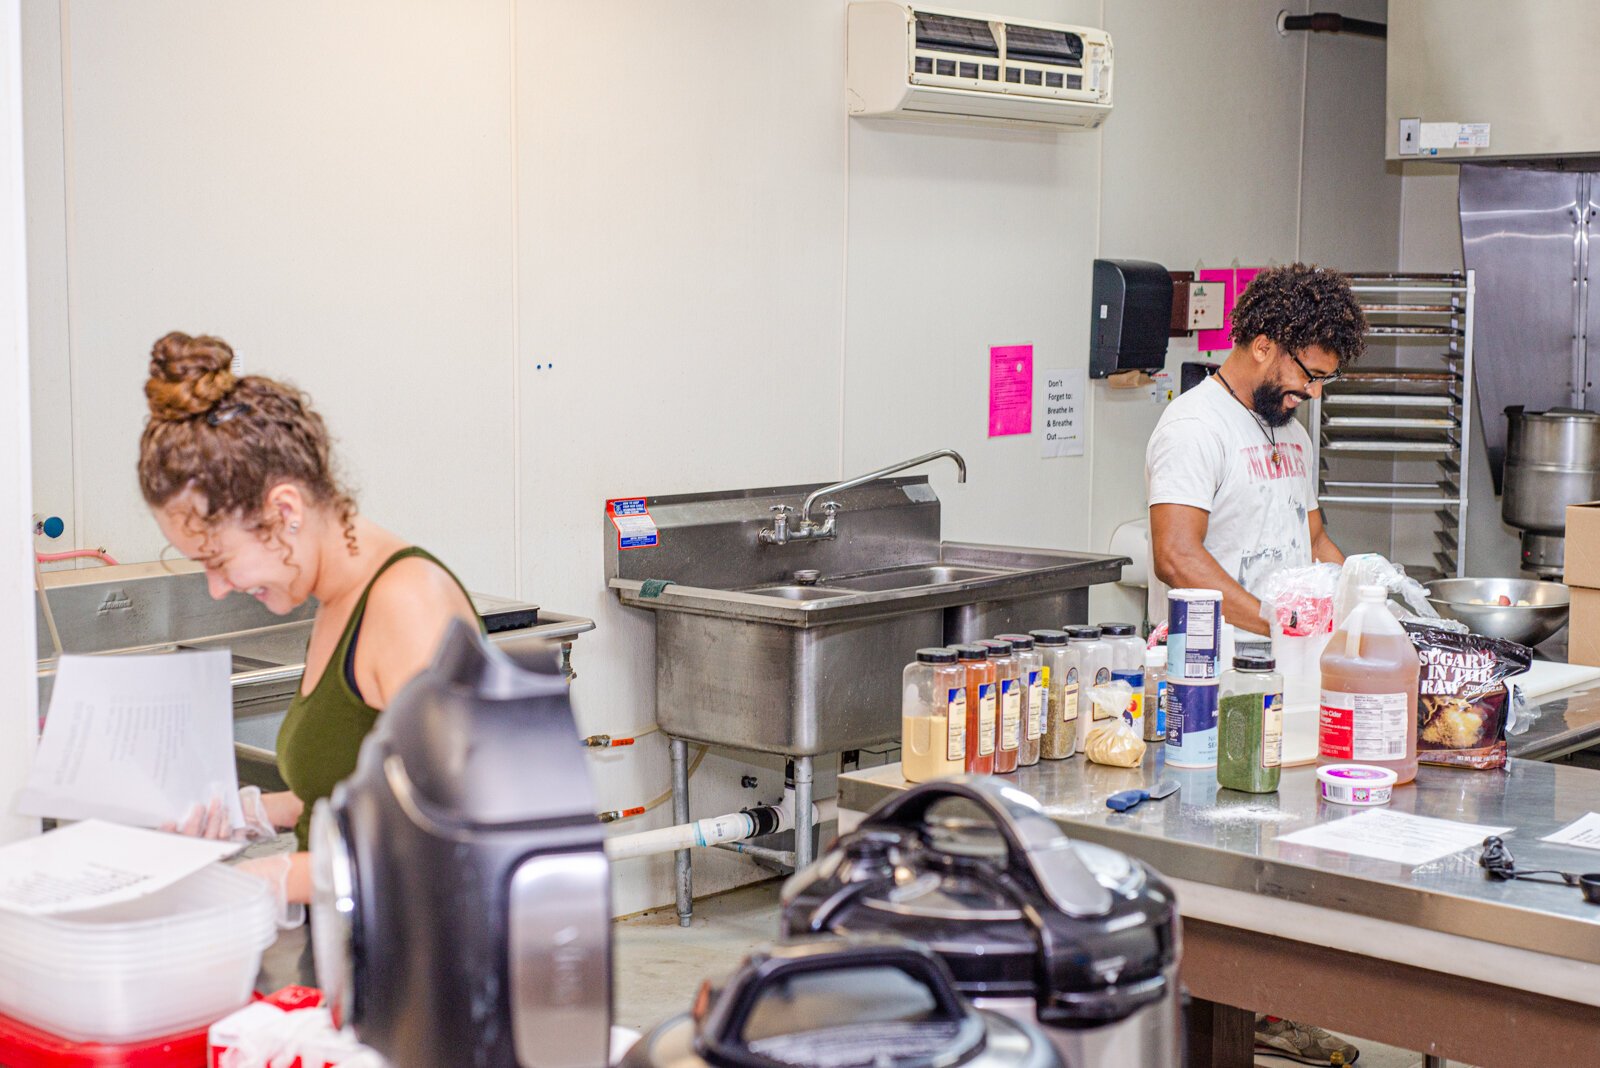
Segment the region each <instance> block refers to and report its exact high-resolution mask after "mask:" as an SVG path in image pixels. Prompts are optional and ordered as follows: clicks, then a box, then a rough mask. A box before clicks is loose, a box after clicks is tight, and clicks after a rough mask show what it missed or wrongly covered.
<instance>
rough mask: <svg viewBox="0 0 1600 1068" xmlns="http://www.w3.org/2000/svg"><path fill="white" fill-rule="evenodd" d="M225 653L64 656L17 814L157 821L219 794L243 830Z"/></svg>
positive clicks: (143, 823) (140, 824) (134, 822)
mask: <svg viewBox="0 0 1600 1068" xmlns="http://www.w3.org/2000/svg"><path fill="white" fill-rule="evenodd" d="M232 667H233V660H232V657H231V656H230V655H229V653H228V652H227V651H226V650H216V651H208V652H184V653H166V654H160V655H154V656H63V657H62V658H61V661H60V664H59V666H58V667H57V668H56V682H55V688H54V690H53V692H52V693H51V696H50V714H49V716H48V717H47V718H46V719H45V724H44V734H43V736H42V737H41V738H40V739H39V752H38V755H37V757H36V758H35V760H34V763H33V770H32V772H31V773H30V774H29V776H28V782H27V785H25V786H24V787H23V788H22V789H21V790H20V791H19V792H18V793H17V799H16V811H17V812H19V813H21V814H22V815H25V816H45V817H49V818H52V819H63V820H82V819H103V820H110V821H112V822H113V823H126V824H131V825H133V826H135V827H159V826H161V825H162V824H164V823H175V822H178V821H179V820H181V819H183V817H184V816H185V814H187V813H188V812H189V811H190V809H191V808H193V807H194V806H195V805H197V804H205V803H207V802H209V801H210V800H211V799H212V798H220V799H221V800H222V801H223V803H224V804H225V805H226V806H227V812H228V818H229V821H230V823H231V824H232V825H233V826H234V827H235V828H242V827H243V826H244V813H243V812H242V811H240V809H239V780H238V773H237V770H236V766H235V764H234V757H233V688H232V685H231V683H230V682H229V680H228V675H229V672H230V671H231V670H232Z"/></svg>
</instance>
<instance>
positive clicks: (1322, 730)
mask: <svg viewBox="0 0 1600 1068" xmlns="http://www.w3.org/2000/svg"><path fill="white" fill-rule="evenodd" d="M1388 599H1389V593H1388V591H1387V590H1385V589H1384V588H1383V587H1382V586H1363V587H1361V597H1360V600H1359V601H1358V602H1357V603H1356V606H1355V608H1353V609H1351V611H1350V614H1349V615H1348V616H1346V617H1345V621H1344V626H1342V627H1340V628H1339V630H1337V631H1336V632H1334V635H1333V639H1332V640H1331V641H1330V642H1328V647H1327V648H1326V649H1324V650H1323V652H1322V707H1321V710H1320V711H1319V713H1318V715H1317V762H1318V763H1319V764H1341V763H1350V762H1354V763H1357V764H1372V765H1374V766H1375V767H1380V768H1388V769H1390V770H1391V771H1393V772H1394V773H1395V774H1396V775H1397V776H1398V779H1397V780H1396V785H1399V784H1401V783H1408V782H1410V781H1411V780H1412V779H1414V778H1416V777H1417V677H1418V675H1419V674H1420V672H1421V664H1420V662H1419V661H1418V660H1417V652H1416V649H1415V648H1414V647H1413V646H1412V644H1411V639H1410V638H1408V637H1406V632H1405V628H1404V627H1402V626H1400V621H1399V620H1397V619H1395V618H1394V616H1393V615H1392V614H1390V612H1389V609H1388V606H1387V601H1388Z"/></svg>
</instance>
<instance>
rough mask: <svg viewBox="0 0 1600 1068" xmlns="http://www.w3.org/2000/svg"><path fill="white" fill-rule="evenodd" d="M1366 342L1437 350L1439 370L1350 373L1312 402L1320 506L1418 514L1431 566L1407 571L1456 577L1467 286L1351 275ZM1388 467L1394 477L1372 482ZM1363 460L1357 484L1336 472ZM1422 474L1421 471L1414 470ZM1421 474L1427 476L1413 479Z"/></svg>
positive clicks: (1469, 311)
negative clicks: (1375, 470)
mask: <svg viewBox="0 0 1600 1068" xmlns="http://www.w3.org/2000/svg"><path fill="white" fill-rule="evenodd" d="M1349 278H1350V284H1351V289H1352V290H1353V291H1354V292H1355V294H1356V298H1357V299H1358V300H1359V301H1360V302H1361V304H1362V308H1363V310H1364V311H1365V312H1366V315H1367V336H1368V337H1369V338H1372V339H1381V340H1382V341H1384V342H1390V341H1394V342H1396V343H1400V342H1417V343H1435V344H1439V343H1442V344H1443V346H1444V351H1442V352H1440V353H1438V357H1439V360H1440V369H1438V370H1429V369H1420V370H1418V369H1407V368H1370V369H1369V368H1360V367H1359V365H1358V368H1357V369H1354V370H1351V371H1349V372H1347V373H1346V375H1345V376H1344V377H1343V378H1341V379H1340V380H1339V381H1338V382H1336V383H1334V384H1332V385H1330V386H1327V387H1325V388H1324V389H1323V391H1322V396H1321V397H1318V398H1314V399H1313V401H1312V403H1311V407H1310V421H1311V425H1312V427H1313V428H1314V430H1313V432H1312V435H1311V439H1312V449H1313V455H1312V461H1313V463H1314V464H1315V467H1316V470H1317V472H1318V496H1319V499H1320V502H1321V503H1322V504H1324V505H1333V506H1335V507H1337V506H1340V505H1351V506H1364V507H1369V508H1370V507H1379V508H1387V509H1390V510H1393V511H1401V510H1404V511H1406V512H1407V513H1411V512H1413V511H1421V512H1423V514H1424V515H1426V516H1427V518H1428V520H1429V521H1430V522H1431V523H1432V524H1433V528H1434V529H1433V534H1434V540H1435V543H1436V544H1435V549H1434V552H1433V559H1432V560H1431V561H1430V562H1429V563H1428V564H1427V565H1426V567H1423V568H1419V569H1417V570H1422V571H1429V572H1437V573H1438V574H1441V575H1456V576H1460V575H1463V574H1465V570H1464V568H1465V565H1466V555H1465V554H1466V531H1467V481H1466V478H1465V477H1464V475H1463V472H1464V471H1466V470H1467V459H1468V457H1467V451H1468V446H1469V443H1470V441H1471V435H1470V434H1469V433H1468V430H1469V428H1470V427H1471V425H1472V423H1471V419H1472V322H1473V303H1474V296H1475V290H1476V279H1475V276H1474V274H1473V272H1472V271H1466V272H1454V273H1449V274H1352V275H1350V276H1349ZM1384 459H1388V460H1389V461H1391V468H1390V469H1391V470H1392V471H1393V472H1394V475H1393V477H1392V478H1391V479H1381V478H1374V477H1372V475H1371V468H1370V462H1371V461H1374V460H1380V461H1381V460H1384ZM1356 460H1366V461H1368V462H1369V467H1368V470H1367V473H1366V477H1352V475H1351V474H1350V473H1348V472H1342V471H1341V470H1340V468H1341V467H1345V466H1346V465H1347V463H1348V462H1351V461H1356ZM1424 465H1426V466H1425V467H1424ZM1419 469H1426V470H1427V471H1428V472H1429V473H1427V474H1418V473H1414V472H1417V471H1419Z"/></svg>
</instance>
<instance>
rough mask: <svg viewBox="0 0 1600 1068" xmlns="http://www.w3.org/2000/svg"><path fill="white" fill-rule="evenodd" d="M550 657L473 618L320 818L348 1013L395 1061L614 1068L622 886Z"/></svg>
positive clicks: (324, 883)
mask: <svg viewBox="0 0 1600 1068" xmlns="http://www.w3.org/2000/svg"><path fill="white" fill-rule="evenodd" d="M580 752H581V746H580V744H579V740H578V733H577V730H576V727H575V725H574V723H573V719H572V712H571V707H570V705H569V702H568V690H567V681H566V678H565V677H564V676H563V675H562V673H561V671H560V668H559V665H558V663H557V655H556V652H555V650H554V649H542V650H540V651H538V652H536V653H530V654H527V655H526V656H523V657H520V658H519V662H513V661H512V660H511V659H510V658H508V657H507V656H506V655H505V654H504V653H502V652H500V651H499V650H497V649H495V648H494V647H493V646H491V645H490V644H489V643H488V642H487V641H485V640H483V639H482V638H481V637H480V636H479V635H478V633H477V631H476V630H475V629H474V628H472V627H470V626H468V625H467V624H465V623H456V624H454V625H453V626H452V628H451V630H450V631H449V633H448V634H447V635H446V636H445V640H444V643H443V644H442V645H441V647H440V650H439V652H438V654H437V656H436V657H435V659H434V662H433V664H432V665H431V666H430V667H429V668H428V669H427V670H426V671H424V672H423V673H422V674H420V675H419V676H418V677H417V678H416V679H414V680H413V681H412V682H411V684H410V685H408V686H407V687H406V688H405V689H404V690H403V691H402V692H401V693H400V694H399V696H397V697H396V698H395V700H394V701H393V702H392V703H391V704H390V705H389V707H388V708H387V709H385V710H384V713H383V715H381V716H379V717H378V722H377V726H376V727H374V729H373V731H372V733H371V734H370V735H369V736H368V737H367V740H366V742H365V744H363V746H362V748H361V755H360V757H359V759H358V761H357V764H356V770H355V772H354V774H352V775H351V777H350V778H349V779H347V780H345V782H343V783H341V784H340V785H339V787H338V788H337V789H335V790H334V792H333V796H332V798H331V799H329V800H326V801H320V802H318V803H317V806H316V808H315V809H314V811H313V816H312V824H311V854H312V868H313V881H314V900H313V906H312V932H311V933H312V943H313V946H314V948H315V952H316V965H317V974H318V977H319V980H320V981H321V983H322V985H323V987H324V989H325V990H326V992H327V995H328V998H329V1002H330V1004H331V1006H332V1008H333V1010H334V1014H335V1018H336V1019H337V1020H340V1021H342V1022H343V1023H345V1024H348V1025H349V1026H350V1027H351V1028H353V1030H354V1031H355V1033H356V1035H357V1036H358V1037H359V1038H360V1039H361V1040H362V1041H363V1042H365V1043H367V1044H368V1045H370V1046H372V1047H374V1048H375V1049H377V1050H378V1051H379V1052H380V1053H382V1054H383V1056H384V1057H386V1058H387V1059H388V1061H389V1062H390V1064H392V1065H394V1068H438V1066H439V1065H446V1064H460V1065H475V1066H478V1068H601V1066H603V1065H605V1064H606V1063H607V1062H608V1043H609V1036H610V1024H611V886H610V870H609V866H608V864H607V861H606V855H605V852H604V849H603V836H602V834H601V825H600V823H599V821H598V819H597V818H596V817H595V811H596V807H597V806H596V805H595V802H594V797H593V793H592V791H591V789H590V784H589V776H588V771H587V768H586V766H585V763H584V761H583V759H582V758H581V756H579V754H580Z"/></svg>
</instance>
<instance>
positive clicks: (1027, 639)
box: [1000, 634, 1033, 653]
mask: <svg viewBox="0 0 1600 1068" xmlns="http://www.w3.org/2000/svg"><path fill="white" fill-rule="evenodd" d="M1000 640H1001V641H1003V642H1010V643H1011V648H1013V649H1015V650H1017V651H1018V652H1021V653H1025V652H1027V651H1028V650H1029V649H1032V648H1033V636H1032V635H1031V634H1002V635H1000Z"/></svg>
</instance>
